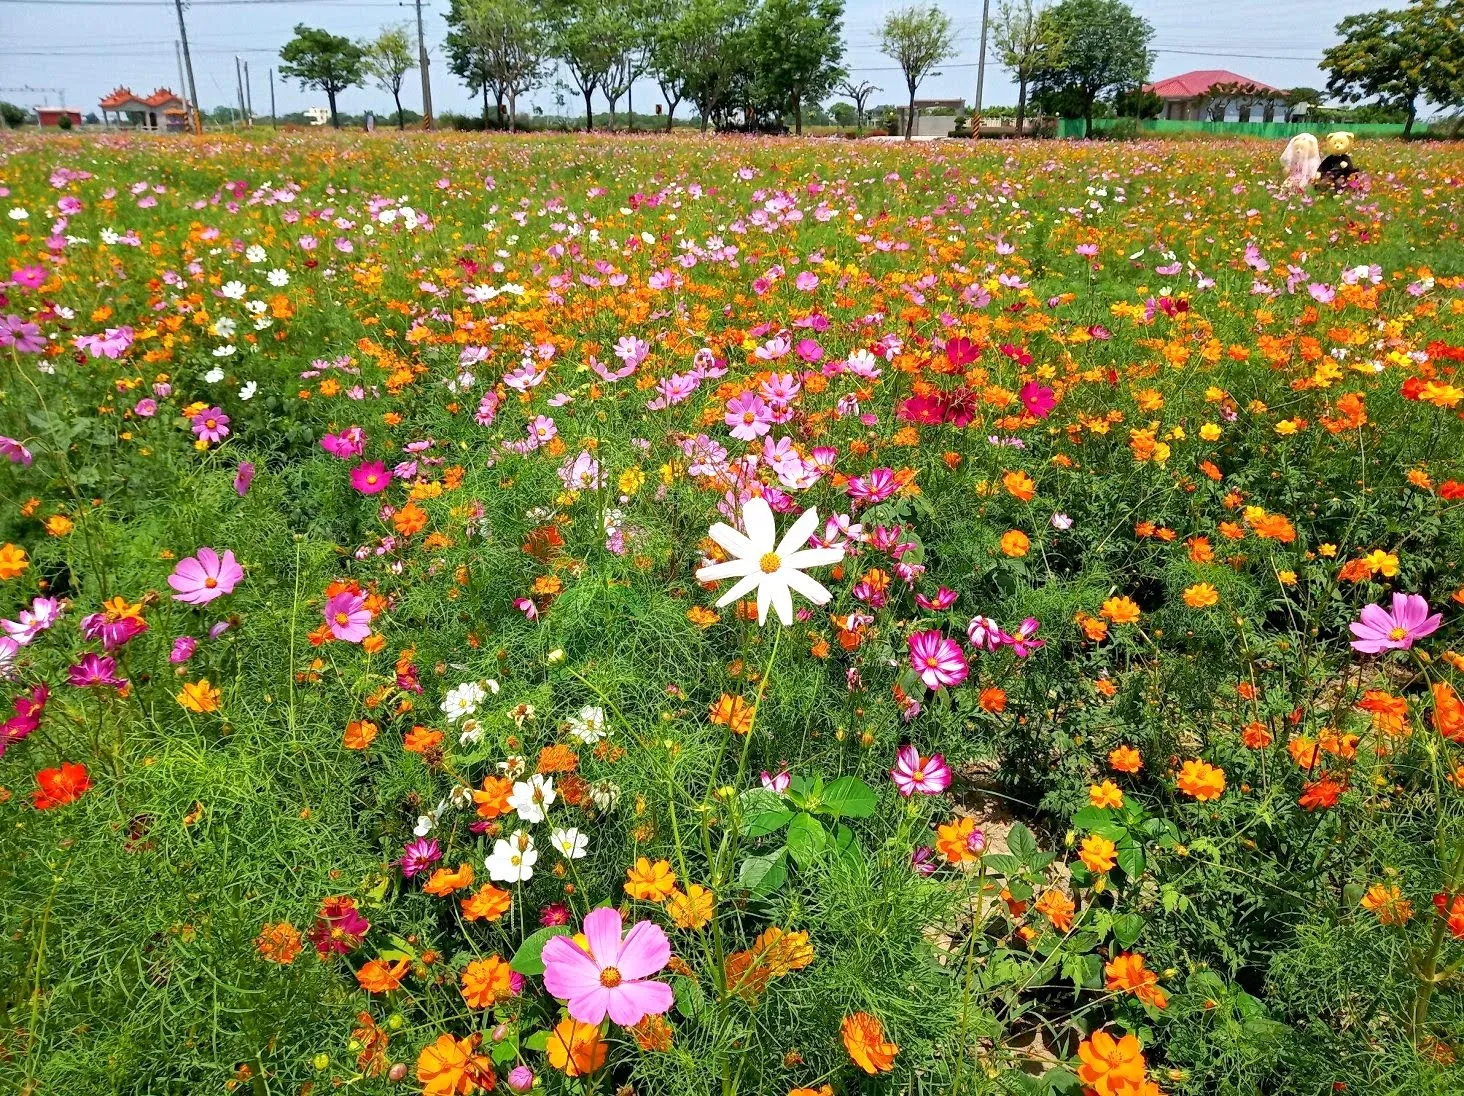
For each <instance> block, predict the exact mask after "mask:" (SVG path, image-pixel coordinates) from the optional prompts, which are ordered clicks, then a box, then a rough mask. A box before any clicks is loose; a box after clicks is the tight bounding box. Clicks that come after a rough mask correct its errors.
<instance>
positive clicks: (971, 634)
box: [966, 616, 1006, 651]
mask: <svg viewBox="0 0 1464 1096" xmlns="http://www.w3.org/2000/svg"><path fill="white" fill-rule="evenodd" d="M966 638H967V639H968V640H970V642H971V646H972V647H974V648H975V649H976V650H978V651H995V650H997V649H998V648H999V647H1001V645H1002V643H1003V642H1004V641H1005V640H1006V633H1004V632H1003V631H1002V630H1001V626H1000V625H998V624H997V623H996V621H994V620H992V619H991V618H990V617H986V616H973V617H972V618H971V623H970V624H967V625H966Z"/></svg>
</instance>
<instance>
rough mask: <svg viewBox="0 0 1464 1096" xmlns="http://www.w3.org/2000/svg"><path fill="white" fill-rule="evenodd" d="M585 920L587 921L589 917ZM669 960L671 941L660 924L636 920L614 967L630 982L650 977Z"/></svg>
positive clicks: (621, 947) (626, 935)
mask: <svg viewBox="0 0 1464 1096" xmlns="http://www.w3.org/2000/svg"><path fill="white" fill-rule="evenodd" d="M585 921H586V923H588V921H589V918H585ZM670 961H671V943H670V941H668V940H667V939H666V934H665V933H664V932H662V931H661V926H660V925H657V924H655V923H653V922H651V921H637V922H636V923H635V924H634V925H631V926H630V931H629V932H628V933H626V934H625V942H624V943H623V944H621V945H620V960H619V962H617V963H616V964H615V969H616V970H618V971H620V977H621V978H623V979H625V981H627V982H632V981H635V980H637V979H640V978H648V977H650V976H651V975H652V974H655V973H656V972H657V971H658V970H660V969H661V968H662V967H664V966H665V965H666V964H667V963H669V962H670ZM617 1022H618V1021H617Z"/></svg>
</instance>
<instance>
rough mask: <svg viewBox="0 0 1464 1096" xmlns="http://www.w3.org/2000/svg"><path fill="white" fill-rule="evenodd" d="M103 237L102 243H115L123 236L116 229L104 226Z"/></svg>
mask: <svg viewBox="0 0 1464 1096" xmlns="http://www.w3.org/2000/svg"><path fill="white" fill-rule="evenodd" d="M101 237H102V243H104V244H115V243H116V242H117V241H118V240H120V239H121V238H122V237H121V236H119V235H118V234H117V233H116V232H115V231H113V230H112V229H110V228H104V229H102V231H101Z"/></svg>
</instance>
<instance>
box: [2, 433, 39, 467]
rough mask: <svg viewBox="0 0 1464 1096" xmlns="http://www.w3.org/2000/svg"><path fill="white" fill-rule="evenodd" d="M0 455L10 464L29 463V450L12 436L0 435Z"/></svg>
mask: <svg viewBox="0 0 1464 1096" xmlns="http://www.w3.org/2000/svg"><path fill="white" fill-rule="evenodd" d="M0 457H4V458H5V459H6V460H8V461H9V462H10V463H11V464H26V465H28V464H30V462H31V459H32V458H31V451H30V450H29V449H27V448H26V447H25V446H24V445H22V444H20V442H18V441H16V440H15V439H14V438H6V437H0Z"/></svg>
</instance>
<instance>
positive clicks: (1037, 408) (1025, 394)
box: [1017, 381, 1057, 419]
mask: <svg viewBox="0 0 1464 1096" xmlns="http://www.w3.org/2000/svg"><path fill="white" fill-rule="evenodd" d="M1017 398H1018V399H1020V400H1021V401H1022V406H1023V407H1025V408H1026V409H1027V411H1028V413H1029V414H1032V415H1035V416H1037V418H1039V419H1045V418H1046V417H1047V416H1048V415H1050V414H1052V409H1053V408H1054V407H1056V406H1057V396H1056V394H1054V392H1053V391H1052V389H1050V388H1048V387H1047V385H1045V384H1038V383H1037V382H1036V381H1028V382H1027V383H1026V384H1024V385H1022V388H1021V391H1019V392H1018V393H1017Z"/></svg>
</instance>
